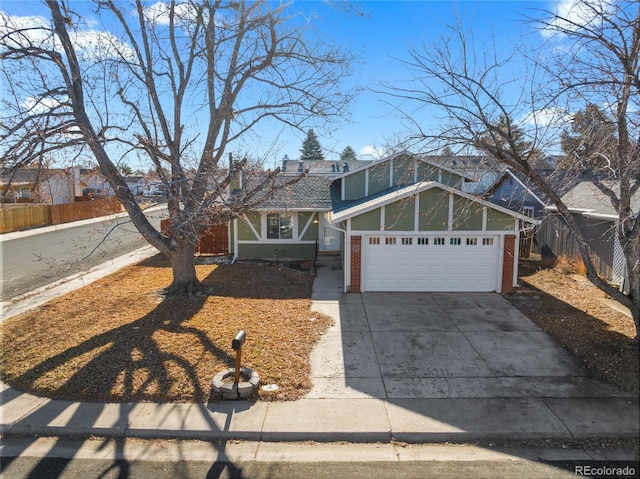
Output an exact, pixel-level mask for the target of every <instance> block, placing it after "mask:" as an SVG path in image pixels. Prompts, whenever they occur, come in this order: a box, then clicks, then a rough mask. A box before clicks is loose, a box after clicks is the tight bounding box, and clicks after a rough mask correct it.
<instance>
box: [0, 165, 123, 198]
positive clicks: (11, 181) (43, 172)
mask: <svg viewBox="0 0 640 479" xmlns="http://www.w3.org/2000/svg"><path fill="white" fill-rule="evenodd" d="M0 191H2V193H3V194H4V193H5V191H6V194H5V195H4V198H3V202H4V203H41V204H47V205H61V204H67V203H73V202H74V201H78V200H85V199H92V198H102V197H106V196H112V195H113V189H112V188H111V186H110V185H109V183H108V182H107V180H106V179H105V178H104V177H103V176H102V175H101V174H100V173H99V172H98V171H97V170H94V169H87V168H78V167H73V168H68V169H61V168H19V169H18V170H17V171H15V172H11V171H10V170H4V171H2V173H1V174H0Z"/></svg>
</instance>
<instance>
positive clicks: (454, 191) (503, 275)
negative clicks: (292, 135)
mask: <svg viewBox="0 0 640 479" xmlns="http://www.w3.org/2000/svg"><path fill="white" fill-rule="evenodd" d="M468 180H469V178H466V177H465V176H464V175H462V174H460V173H459V172H457V171H455V170H454V169H451V168H448V167H444V166H440V165H436V164H433V163H431V162H429V161H426V160H424V159H422V158H419V157H416V156H414V155H411V154H409V153H399V154H396V155H393V156H390V157H388V158H384V159H382V160H378V161H374V162H370V163H367V164H365V165H362V166H360V167H359V168H354V169H351V170H349V171H346V172H344V171H343V172H340V173H338V174H334V175H333V176H331V175H330V176H328V177H325V176H307V177H305V178H303V179H302V180H301V181H300V182H298V183H296V184H295V185H292V186H291V187H289V188H288V189H285V190H281V191H280V192H278V193H277V194H276V195H274V197H273V198H271V199H269V200H268V201H267V202H266V203H264V204H262V205H261V207H260V208H259V209H257V210H256V211H253V212H250V213H247V214H246V215H244V217H243V218H240V219H237V220H234V222H233V224H232V234H231V237H232V247H231V250H232V252H233V253H234V255H235V256H237V257H241V258H246V257H254V258H258V257H261V258H268V259H273V258H282V257H310V256H314V253H316V252H333V251H335V252H340V253H341V254H342V257H343V272H344V287H345V291H351V292H364V291H469V292H471V291H497V292H502V293H506V292H509V291H511V290H512V289H513V287H514V286H515V285H516V281H517V263H518V251H517V248H516V246H515V245H517V244H518V237H519V234H520V229H521V226H520V225H521V224H527V223H528V224H533V223H536V221H535V220H533V219H531V218H528V217H526V216H524V215H521V214H519V213H516V212H513V211H510V210H508V209H506V208H503V207H500V206H497V205H494V204H492V203H490V202H488V201H484V200H481V199H479V198H477V197H474V196H471V195H469V194H467V193H465V192H464V191H462V188H463V185H464V184H465V183H466V182H467V181H468Z"/></svg>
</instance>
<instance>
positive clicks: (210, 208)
mask: <svg viewBox="0 0 640 479" xmlns="http://www.w3.org/2000/svg"><path fill="white" fill-rule="evenodd" d="M46 4H47V6H48V8H49V11H50V14H51V16H50V18H49V19H40V20H39V21H34V20H33V17H30V19H31V20H30V21H31V23H30V24H27V25H25V24H21V23H18V22H17V21H16V20H15V19H12V18H11V17H9V16H8V15H6V14H3V15H2V17H1V18H0V20H1V21H2V24H1V25H0V50H1V52H0V55H1V59H2V60H3V66H2V74H3V75H4V76H5V79H4V80H5V81H6V82H7V85H8V87H7V91H8V93H9V94H8V95H6V97H5V98H4V99H3V101H4V103H5V104H4V106H5V112H6V113H5V115H4V118H3V119H2V123H1V124H0V144H2V147H1V150H0V154H1V157H2V163H3V166H4V167H12V168H14V169H15V168H16V167H18V166H20V165H28V164H30V163H32V162H34V161H40V160H41V159H42V158H43V157H46V156H51V155H54V154H56V153H57V152H60V151H63V150H66V149H69V148H73V149H75V151H81V150H83V149H84V150H86V149H88V150H90V152H91V153H92V154H93V156H94V157H95V159H96V160H97V163H98V165H99V167H100V170H101V172H102V174H103V175H104V176H105V177H106V178H107V179H108V181H109V182H110V184H111V186H112V187H113V189H114V191H115V192H116V195H117V197H118V199H119V200H120V201H121V202H122V204H123V205H124V207H125V209H126V211H127V212H128V213H129V215H130V217H131V220H132V221H133V223H134V224H135V226H136V227H137V229H138V230H139V231H140V233H141V234H142V235H143V236H144V238H145V239H146V240H147V241H148V242H149V243H150V244H151V245H153V246H154V247H155V248H157V249H158V250H159V251H160V252H162V253H163V254H164V255H165V256H166V257H167V258H168V259H169V261H170V263H171V266H172V268H173V283H172V285H171V286H170V287H169V288H167V292H168V293H170V294H184V293H187V294H192V293H194V292H197V291H199V290H201V288H202V285H201V284H200V283H199V281H198V279H197V277H196V273H195V267H194V263H193V254H194V247H195V244H196V240H197V236H198V233H199V232H200V231H202V230H203V229H204V228H206V227H207V226H209V225H211V224H224V223H226V222H228V221H229V220H230V219H232V218H234V217H237V216H238V215H240V214H242V213H243V212H244V211H247V210H248V209H251V208H253V207H255V206H256V205H257V204H258V203H259V202H261V201H264V199H266V198H267V197H268V196H269V194H270V193H271V192H272V191H274V189H275V188H276V186H275V185H276V183H277V182H276V181H275V178H276V176H277V174H278V170H276V171H270V172H268V173H267V174H265V175H263V176H262V178H263V180H262V181H261V182H259V184H258V186H257V187H256V189H254V190H252V191H246V192H244V194H243V195H242V197H233V198H231V197H229V195H228V187H229V185H230V183H231V182H232V180H233V177H234V175H236V174H240V170H242V169H243V168H249V166H247V162H246V161H240V162H231V163H232V165H229V168H223V167H224V166H225V162H226V161H227V157H228V155H229V154H230V152H231V151H232V148H233V147H234V145H238V146H236V147H235V148H237V149H236V150H235V151H238V149H240V148H242V147H243V146H242V145H245V146H244V147H246V145H250V144H251V140H255V139H256V137H252V136H251V134H252V132H254V131H255V129H256V126H257V125H258V124H263V123H264V122H271V124H276V125H278V124H279V125H283V126H286V127H291V128H298V129H301V130H302V129H304V128H306V127H307V126H308V125H309V124H311V125H313V124H315V122H317V121H325V120H328V119H331V118H334V117H335V118H337V117H339V116H340V115H341V114H342V113H343V111H344V107H345V105H346V104H347V103H348V101H349V100H350V94H349V93H348V92H345V91H341V87H340V85H341V83H340V81H341V79H342V78H344V77H345V76H346V75H347V74H348V70H349V65H350V58H349V56H348V55H347V54H345V53H343V52H342V51H341V50H340V49H338V48H336V47H333V46H331V45H329V44H327V43H325V42H323V41H321V40H320V39H319V38H318V37H317V36H316V37H314V36H313V35H312V33H313V31H312V28H311V26H312V25H311V22H310V21H309V19H308V18H307V17H306V16H304V15H302V14H296V12H295V11H294V10H293V6H292V4H291V3H272V2H268V1H255V2H245V1H221V0H198V1H196V0H193V1H191V0H185V1H184V2H177V1H175V0H171V1H169V2H167V3H164V2H157V3H156V2H149V3H147V2H143V1H142V0H135V1H134V2H132V3H125V2H115V1H111V0H94V6H95V14H96V16H97V18H98V20H99V21H100V22H102V24H103V25H105V27H107V28H108V30H107V29H105V31H104V32H100V33H98V32H96V31H95V30H92V29H89V28H87V27H86V26H85V25H83V22H84V21H85V19H84V18H82V17H81V16H80V15H78V14H76V13H74V12H73V11H71V10H70V9H68V4H67V3H64V2H59V1H56V0H47V1H46ZM269 141H273V139H272V138H271V139H269ZM132 156H133V157H135V156H137V157H138V158H142V159H143V160H144V161H148V162H149V163H150V164H152V165H153V169H154V170H155V173H156V174H157V175H158V177H159V178H160V179H161V180H162V182H163V183H164V185H165V189H166V191H167V194H168V202H167V205H168V211H169V215H170V223H171V226H170V230H171V233H170V236H165V235H163V234H162V233H161V232H160V231H158V230H157V229H155V228H154V227H153V226H152V225H151V223H150V222H149V221H148V220H147V218H146V216H145V215H144V212H143V210H142V208H141V206H140V204H139V203H138V201H137V199H136V197H135V196H134V195H133V194H132V193H131V192H130V191H129V189H128V188H127V185H126V183H125V181H124V179H123V176H122V173H121V172H122V165H124V164H125V163H126V161H127V159H128V158H131V157H132ZM119 165H120V166H119ZM291 181H295V179H292V180H291ZM280 183H281V182H278V184H280Z"/></svg>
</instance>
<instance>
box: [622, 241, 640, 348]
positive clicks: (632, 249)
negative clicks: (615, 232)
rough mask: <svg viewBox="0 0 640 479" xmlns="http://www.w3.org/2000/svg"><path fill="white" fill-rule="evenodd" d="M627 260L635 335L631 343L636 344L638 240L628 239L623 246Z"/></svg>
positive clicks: (639, 304) (639, 278) (638, 320)
mask: <svg viewBox="0 0 640 479" xmlns="http://www.w3.org/2000/svg"><path fill="white" fill-rule="evenodd" d="M623 249H624V252H625V257H626V260H627V277H628V279H629V297H630V298H631V307H630V308H629V309H630V310H631V316H632V317H633V322H634V323H635V325H636V336H635V338H634V339H633V341H632V343H633V344H635V345H638V337H639V336H640V274H639V271H638V270H639V269H640V242H639V241H638V239H637V238H636V239H635V241H628V242H627V243H626V244H625V245H624V246H623Z"/></svg>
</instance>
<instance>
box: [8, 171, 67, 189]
mask: <svg viewBox="0 0 640 479" xmlns="http://www.w3.org/2000/svg"><path fill="white" fill-rule="evenodd" d="M59 174H66V171H65V170H62V169H59V168H18V169H17V170H15V172H14V171H12V170H11V169H9V168H3V169H2V170H1V171H0V184H3V185H6V184H8V183H9V182H11V184H12V185H14V186H20V185H33V184H35V183H36V181H43V180H46V179H48V178H51V177H52V176H55V175H59Z"/></svg>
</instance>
